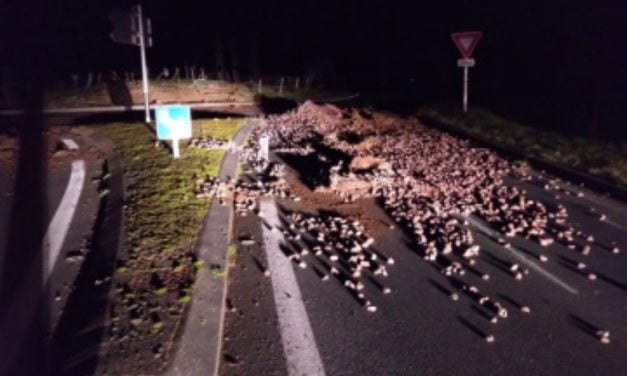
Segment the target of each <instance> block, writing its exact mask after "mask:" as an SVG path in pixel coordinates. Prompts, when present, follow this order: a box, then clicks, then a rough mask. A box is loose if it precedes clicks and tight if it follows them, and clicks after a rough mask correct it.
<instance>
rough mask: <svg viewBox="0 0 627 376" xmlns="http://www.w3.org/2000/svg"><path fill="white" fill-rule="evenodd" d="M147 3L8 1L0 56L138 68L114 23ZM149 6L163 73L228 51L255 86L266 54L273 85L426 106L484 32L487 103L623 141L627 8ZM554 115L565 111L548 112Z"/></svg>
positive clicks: (8, 74)
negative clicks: (115, 34)
mask: <svg viewBox="0 0 627 376" xmlns="http://www.w3.org/2000/svg"><path fill="white" fill-rule="evenodd" d="M133 3H135V2H128V1H107V0H101V1H89V0H54V1H52V0H50V1H47V2H45V4H44V5H41V4H42V2H41V1H34V0H5V1H4V3H3V5H1V7H2V8H0V11H1V12H2V17H3V19H4V20H5V21H6V22H2V24H3V25H2V26H0V27H1V28H2V29H1V30H0V31H1V32H2V35H3V40H2V43H1V44H0V53H1V54H2V56H3V57H6V56H11V55H15V52H14V51H20V50H19V49H21V52H22V53H23V54H24V55H28V53H31V54H32V55H33V56H37V53H34V52H32V51H30V52H29V51H28V47H24V44H27V45H32V46H36V45H38V44H39V45H44V46H45V48H44V49H45V53H44V54H43V59H42V60H38V61H39V62H40V64H39V67H43V68H44V73H45V75H46V77H47V78H48V79H49V80H50V81H54V80H58V79H62V78H67V76H69V74H71V73H79V74H84V73H86V72H89V71H102V72H106V71H109V70H138V69H139V58H138V55H139V53H138V51H137V48H134V47H132V46H125V45H119V44H114V43H112V42H111V41H110V39H109V37H108V34H109V32H110V31H111V25H110V24H109V21H108V19H107V16H108V15H109V13H110V12H111V11H112V10H113V9H115V8H122V9H124V8H128V6H129V5H130V4H133ZM39 6H41V7H39ZM144 8H145V13H146V14H147V16H149V17H150V18H151V19H152V23H153V30H154V41H155V46H154V47H153V48H152V49H151V50H149V52H148V59H149V66H150V68H151V70H152V73H157V72H158V71H160V70H161V68H162V67H163V66H169V67H172V66H183V65H186V64H190V65H191V64H195V65H197V66H203V67H206V69H207V70H208V71H211V70H213V69H214V67H215V64H216V51H218V50H219V46H222V51H223V55H224V63H225V67H226V68H227V69H231V68H233V66H234V65H235V66H236V67H237V70H238V71H239V73H240V75H241V76H242V77H247V76H248V75H249V74H251V73H253V70H254V69H253V67H252V66H251V61H252V59H251V56H252V55H253V53H252V51H254V50H255V46H256V48H257V59H258V69H259V72H260V73H261V74H262V75H264V76H269V75H282V74H303V73H306V72H310V71H315V70H318V71H323V72H325V75H326V76H327V77H328V83H327V84H328V85H336V86H343V87H347V88H355V89H356V90H365V89H367V88H385V87H387V86H395V85H403V84H405V83H407V82H409V79H410V78H413V79H414V86H415V91H416V92H417V93H418V96H419V97H420V98H422V99H423V100H425V101H449V100H454V99H456V98H457V97H458V96H459V90H460V86H461V71H460V69H459V68H457V67H456V60H457V59H458V57H459V56H458V52H457V50H456V48H455V47H454V45H453V43H452V41H451V39H450V33H451V32H453V31H458V30H480V31H483V33H484V37H483V39H482V41H481V43H480V44H479V46H478V47H477V49H476V51H475V57H476V59H477V66H476V68H473V69H472V70H471V90H472V95H473V98H472V99H473V101H474V102H475V103H480V104H483V105H486V106H489V107H491V108H496V109H499V110H502V111H504V112H506V113H509V112H512V113H513V114H515V115H516V116H517V117H519V118H521V117H522V118H523V119H524V118H525V117H528V118H529V119H531V120H539V119H540V120H541V119H544V120H545V122H548V123H551V122H562V123H565V122H566V123H567V122H570V121H571V120H573V119H571V117H570V116H568V114H567V112H568V110H569V109H573V110H575V109H576V110H577V111H575V112H577V115H576V117H577V118H584V117H585V118H586V120H585V121H584V120H582V124H583V123H586V122H589V121H591V119H592V118H594V116H599V115H598V113H599V112H600V113H601V115H600V116H601V117H602V119H601V120H600V121H601V122H602V123H606V124H610V123H612V124H614V123H616V124H615V125H614V127H618V128H619V130H621V129H622V131H621V132H624V128H625V127H627V121H626V120H627V119H626V118H625V110H624V109H623V107H626V106H625V105H624V104H625V103H626V102H627V85H626V82H627V73H626V71H627V70H626V69H625V64H626V63H627V51H626V50H625V49H626V48H627V26H626V25H627V23H626V22H625V16H627V4H625V2H624V1H611V0H607V1H581V0H580V1H572V0H571V1H564V0H551V1H526V2H509V1H493V0H483V1H406V2H399V1H397V2H395V1H372V0H370V1H369V0H361V1H356V0H342V1H339V0H335V1H330V0H317V1H313V0H291V1H287V0H274V1H259V0H258V1H244V0H228V1H206V0H205V1H193V0H188V1H171V0H170V1H162V0H150V1H144ZM20 9H21V11H20ZM29 9H30V10H32V11H29ZM33 9H34V10H33ZM11 14H14V15H16V16H15V17H11V16H9V15H11ZM37 15H39V16H41V19H36V17H37ZM24 20H27V21H28V22H24ZM29 28H31V29H30V30H31V31H30V32H29V31H28V29H29ZM7 36H8V37H7ZM38 38H40V39H38ZM29 41H34V42H33V43H29ZM16 49H17V50H16ZM18 53H19V52H18ZM21 62H22V60H20V58H19V57H15V56H12V57H10V58H9V59H8V60H5V63H7V64H8V68H7V67H4V69H3V71H2V72H3V75H2V76H3V77H2V78H3V81H7V80H8V79H9V80H10V79H12V78H14V77H15V76H16V74H15V73H16V72H15V67H16V66H17V67H22V66H23V65H22V64H21ZM42 63H43V64H42ZM12 64H13V65H12ZM11 66H12V67H13V70H12V68H11ZM18 70H20V69H18ZM21 70H22V71H23V69H21ZM582 107H585V110H583V109H582ZM551 108H553V109H555V108H559V111H546V110H547V109H551ZM599 109H600V110H599ZM536 112H537V113H538V114H536ZM595 113H596V114H597V115H595ZM527 115H528V116H527ZM563 119H566V121H564V120H563ZM579 120H581V119H579ZM606 128H608V127H607V126H606ZM610 128H611V127H610ZM610 128H608V130H611V129H610ZM611 131H612V132H615V131H616V129H614V130H611ZM619 133H620V132H619Z"/></svg>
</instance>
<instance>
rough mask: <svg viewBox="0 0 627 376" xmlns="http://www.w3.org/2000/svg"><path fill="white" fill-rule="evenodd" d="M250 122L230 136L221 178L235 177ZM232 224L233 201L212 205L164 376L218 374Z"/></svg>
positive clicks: (204, 223)
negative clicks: (180, 329) (179, 333)
mask: <svg viewBox="0 0 627 376" xmlns="http://www.w3.org/2000/svg"><path fill="white" fill-rule="evenodd" d="M253 121H254V120H249V121H248V122H247V123H246V124H245V125H244V126H242V128H240V130H239V131H238V133H237V134H236V135H235V136H234V137H233V147H232V148H231V150H230V151H229V152H228V153H227V154H226V155H225V156H224V159H223V160H222V163H221V166H220V178H221V179H226V178H233V177H234V176H235V173H236V169H237V163H238V160H239V154H240V147H241V146H242V145H243V143H244V142H245V141H246V139H247V138H248V136H249V135H250V132H251V131H252V129H253ZM232 223H233V202H232V198H228V199H226V200H225V202H224V204H223V205H221V204H219V203H218V202H217V201H214V202H212V204H211V207H210V209H209V211H208V212H207V215H206V216H205V219H204V222H203V227H202V230H201V232H200V234H199V237H198V241H197V242H196V246H195V252H196V255H197V257H198V259H199V260H201V261H202V262H203V266H202V267H201V268H200V269H199V270H198V274H197V276H196V282H195V284H194V293H193V294H192V301H191V303H190V304H191V305H190V307H189V311H188V315H187V318H186V320H185V327H184V328H183V333H182V336H181V339H180V341H179V343H178V348H177V350H176V354H175V355H174V358H173V360H172V363H171V364H170V365H169V367H168V370H167V371H166V372H165V374H166V375H174V376H184V375H185V376H187V375H189V376H192V375H216V374H217V373H218V368H219V365H220V353H221V346H222V332H223V324H224V305H225V302H226V291H227V285H226V284H227V280H228V263H227V250H228V245H229V244H230V241H231V232H232Z"/></svg>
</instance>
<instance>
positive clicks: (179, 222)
mask: <svg viewBox="0 0 627 376" xmlns="http://www.w3.org/2000/svg"><path fill="white" fill-rule="evenodd" d="M242 124H243V120H240V119H237V120H221V121H212V122H211V123H210V124H203V125H200V126H196V128H200V129H203V132H205V133H206V134H207V135H212V136H220V137H225V138H231V137H232V135H234V134H235V132H237V130H238V129H239V127H240V126H241V125H242ZM102 131H103V133H104V134H105V135H106V136H107V137H109V138H110V139H112V140H113V141H114V142H115V143H116V147H117V151H118V153H119V155H120V156H121V158H122V163H123V165H124V171H125V177H124V178H125V183H126V195H125V198H126V200H125V217H126V234H125V236H126V237H125V239H126V247H127V250H128V253H127V255H128V256H127V258H126V259H125V260H122V261H120V263H119V265H118V268H117V273H116V275H115V276H114V289H115V290H114V294H113V298H112V307H111V328H110V334H111V336H110V339H109V343H108V352H107V355H106V357H105V363H106V368H107V371H108V372H109V373H111V374H140V373H141V374H153V373H156V372H159V371H161V370H162V369H163V367H164V366H165V360H166V359H167V358H168V351H169V350H170V349H172V348H173V346H172V343H173V340H174V338H175V336H176V332H177V327H179V325H180V322H181V319H182V318H183V317H184V309H185V307H186V306H187V304H188V303H189V302H190V301H191V294H192V290H193V284H194V280H195V275H196V271H197V270H198V269H199V268H200V267H202V263H201V262H200V261H198V260H197V259H196V258H195V255H194V253H193V246H194V243H195V241H196V238H197V235H198V232H199V231H200V228H201V225H202V219H203V217H204V215H205V213H206V211H207V209H208V206H209V204H210V202H209V201H208V200H206V199H203V198H197V197H196V195H195V192H194V188H195V183H196V180H198V179H202V178H205V177H206V176H208V175H214V176H215V175H217V174H218V172H219V169H220V163H221V161H222V158H223V156H224V154H225V150H223V149H213V150H207V149H199V148H188V147H186V146H185V145H181V157H180V158H179V159H173V158H172V155H171V152H170V150H169V149H167V148H165V147H159V148H155V146H154V136H153V134H152V133H151V131H150V130H149V129H147V128H146V127H145V126H144V125H142V124H138V123H135V124H126V123H117V124H110V125H106V126H104V127H103V129H102Z"/></svg>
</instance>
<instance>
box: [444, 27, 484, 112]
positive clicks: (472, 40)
mask: <svg viewBox="0 0 627 376" xmlns="http://www.w3.org/2000/svg"><path fill="white" fill-rule="evenodd" d="M482 35H483V33H482V32H480V31H460V32H456V33H452V34H451V38H452V39H453V42H454V43H455V45H456V46H457V49H458V50H459V52H460V53H461V54H462V58H461V59H459V60H457V66H458V67H460V68H463V69H464V92H463V96H462V104H463V108H464V113H467V112H468V81H469V78H468V74H469V72H468V68H471V67H474V66H475V59H473V58H472V57H471V56H472V52H473V51H474V50H475V47H477V44H478V43H479V39H481V36H482Z"/></svg>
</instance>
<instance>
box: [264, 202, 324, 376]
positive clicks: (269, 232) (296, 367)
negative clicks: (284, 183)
mask: <svg viewBox="0 0 627 376" xmlns="http://www.w3.org/2000/svg"><path fill="white" fill-rule="evenodd" d="M260 209H261V212H262V213H263V214H264V218H265V220H266V224H267V226H268V227H270V228H268V227H266V225H262V229H263V230H262V231H263V240H264V248H265V249H266V254H267V257H268V266H269V268H270V270H271V272H272V274H271V279H272V290H273V293H274V302H275V304H276V307H277V314H278V317H279V327H280V330H281V340H282V343H283V351H284V353H285V357H286V361H287V370H288V374H289V375H290V376H296V375H308V376H316V375H320V376H323V375H325V372H324V367H323V364H322V360H321V358H320V354H319V353H318V347H317V345H316V340H315V338H314V335H313V331H312V330H311V324H310V322H309V317H308V316H307V311H306V310H305V305H304V304H303V298H302V296H301V293H300V289H299V287H298V281H297V280H296V276H295V275H294V269H293V266H292V264H291V262H290V261H289V260H288V259H287V257H286V256H285V255H284V254H283V253H282V251H281V249H280V244H281V242H282V241H283V236H282V235H281V233H280V232H279V231H277V226H279V225H280V221H279V216H278V213H277V207H276V204H275V202H274V200H273V199H263V200H261V203H260Z"/></svg>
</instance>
